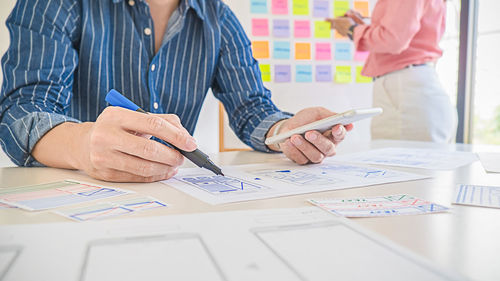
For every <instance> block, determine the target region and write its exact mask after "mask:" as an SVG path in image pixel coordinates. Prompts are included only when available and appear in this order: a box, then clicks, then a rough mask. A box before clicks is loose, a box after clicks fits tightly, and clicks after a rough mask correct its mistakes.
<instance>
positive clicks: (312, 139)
mask: <svg viewBox="0 0 500 281" xmlns="http://www.w3.org/2000/svg"><path fill="white" fill-rule="evenodd" d="M306 137H307V139H308V140H310V141H315V140H316V139H317V138H318V135H316V133H308V134H307V136H306Z"/></svg>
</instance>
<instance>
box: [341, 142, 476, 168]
mask: <svg viewBox="0 0 500 281" xmlns="http://www.w3.org/2000/svg"><path fill="white" fill-rule="evenodd" d="M336 160H337V161H345V162H351V163H363V164H378V165H389V166H401V167H411V168H422V169H431V170H452V169H456V168H458V167H461V166H464V165H467V164H470V163H472V162H474V161H476V160H477V156H476V154H474V153H470V152H461V151H442V150H435V149H419V148H398V147H393V148H382V149H374V150H368V151H362V152H358V153H352V154H345V155H339V156H336Z"/></svg>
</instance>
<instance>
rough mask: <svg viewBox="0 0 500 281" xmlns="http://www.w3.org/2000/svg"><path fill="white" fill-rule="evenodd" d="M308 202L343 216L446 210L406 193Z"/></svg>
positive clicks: (394, 214)
mask: <svg viewBox="0 0 500 281" xmlns="http://www.w3.org/2000/svg"><path fill="white" fill-rule="evenodd" d="M309 202H311V203H312V204H314V205H316V206H318V207H320V208H322V209H324V210H326V211H328V212H331V213H333V214H336V215H340V216H344V217H380V216H399V215H420V214H428V213H437V212H444V211H447V210H448V208H447V207H444V206H441V205H438V204H435V203H432V202H429V201H426V200H423V199H419V198H416V197H413V196H409V195H406V194H400V195H389V196H379V197H366V198H343V199H342V198H340V199H338V198H330V199H311V200H309Z"/></svg>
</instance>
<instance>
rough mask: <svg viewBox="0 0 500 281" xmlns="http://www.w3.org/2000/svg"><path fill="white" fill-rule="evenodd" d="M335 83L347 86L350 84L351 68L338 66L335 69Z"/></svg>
mask: <svg viewBox="0 0 500 281" xmlns="http://www.w3.org/2000/svg"><path fill="white" fill-rule="evenodd" d="M335 82H337V83H341V84H347V83H351V82H352V74H351V67H350V66H347V65H339V66H337V67H335Z"/></svg>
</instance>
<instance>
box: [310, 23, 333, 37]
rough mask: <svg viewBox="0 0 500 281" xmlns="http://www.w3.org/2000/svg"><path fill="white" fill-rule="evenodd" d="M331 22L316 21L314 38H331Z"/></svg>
mask: <svg viewBox="0 0 500 281" xmlns="http://www.w3.org/2000/svg"><path fill="white" fill-rule="evenodd" d="M330 27H331V25H330V22H328V21H316V22H314V37H316V38H330V36H331V31H330Z"/></svg>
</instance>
